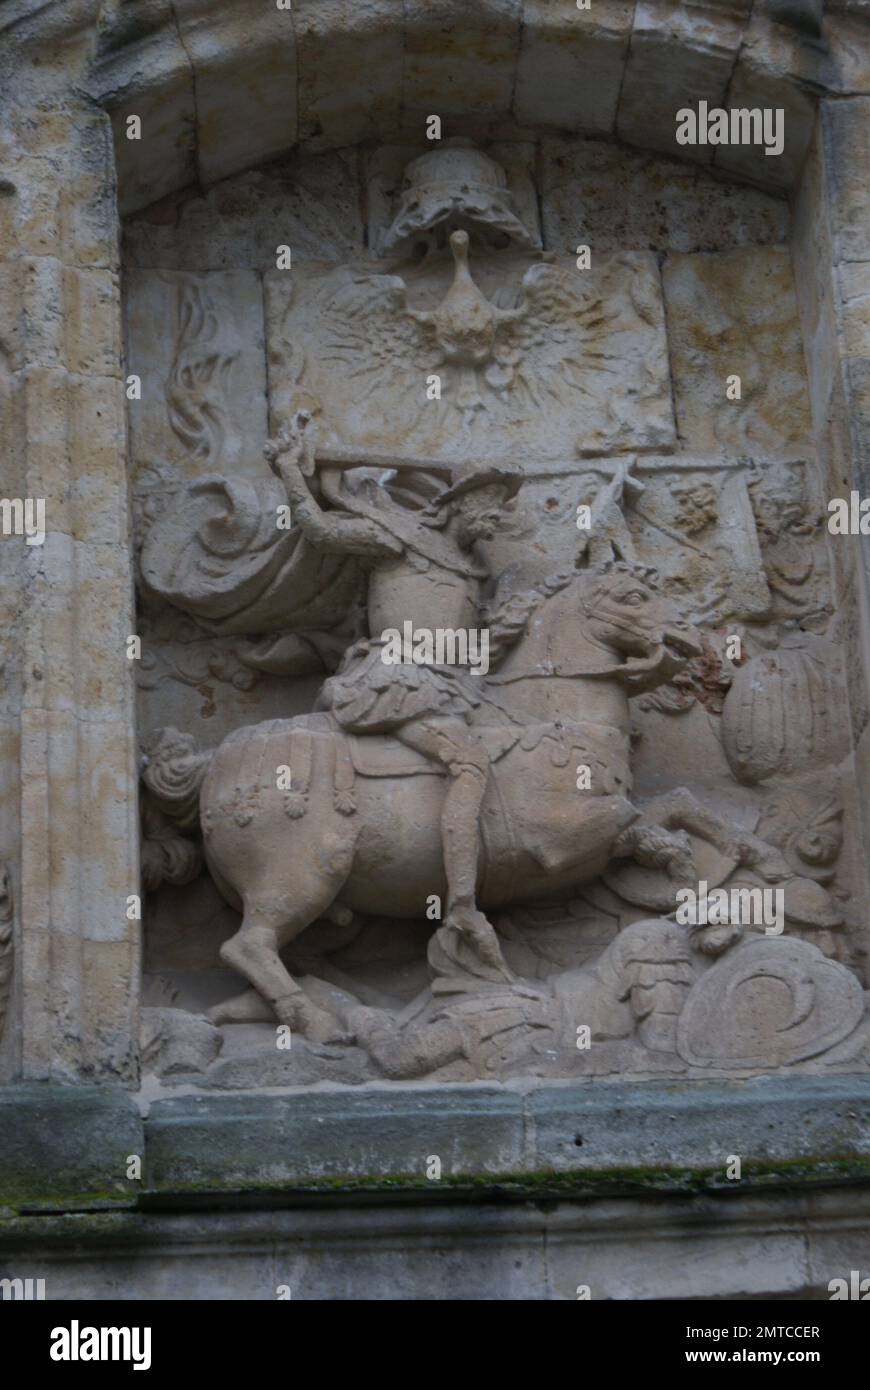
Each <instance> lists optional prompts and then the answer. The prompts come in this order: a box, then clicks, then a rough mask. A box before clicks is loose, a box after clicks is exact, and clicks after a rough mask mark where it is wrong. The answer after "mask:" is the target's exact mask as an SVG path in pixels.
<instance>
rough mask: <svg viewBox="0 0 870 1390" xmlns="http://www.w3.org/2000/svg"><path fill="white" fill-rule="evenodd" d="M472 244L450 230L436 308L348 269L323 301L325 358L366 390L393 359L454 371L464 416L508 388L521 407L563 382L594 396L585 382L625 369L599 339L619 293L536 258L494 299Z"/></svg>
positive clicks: (649, 316)
mask: <svg viewBox="0 0 870 1390" xmlns="http://www.w3.org/2000/svg"><path fill="white" fill-rule="evenodd" d="M468 249H469V243H468V234H467V233H466V232H464V231H455V232H453V234H452V235H451V237H450V250H451V252H452V255H453V260H454V274H453V282H452V284H451V286H450V289H449V290H448V292H447V294H446V296H445V298H444V299H443V300H442V302H441V303H440V304H439V305H438V307H437V308H436V309H434V310H423V309H417V308H414V307H413V306H412V305H411V304H410V303H409V299H408V286H407V285H406V283H405V281H404V280H403V279H402V277H401V276H399V275H371V274H360V275H351V276H350V277H349V279H348V280H346V281H345V283H344V284H343V285H341V287H340V288H339V289H338V290H336V291H333V292H331V293H330V295H329V298H328V300H327V301H326V302H325V303H324V304H323V306H322V307H323V309H324V310H325V311H326V312H327V313H328V315H329V317H330V319H331V320H332V322H333V323H337V324H340V335H339V336H338V337H337V339H336V340H334V341H333V343H332V345H331V347H330V348H328V349H327V350H326V352H325V353H324V359H325V360H326V361H332V362H335V363H336V364H337V365H339V366H340V367H341V369H342V371H343V372H344V373H345V374H346V375H347V376H349V377H351V378H363V379H364V380H365V381H366V384H367V386H368V387H369V388H370V389H371V390H374V389H376V388H377V386H378V385H379V384H380V383H381V382H382V381H383V379H384V376H387V377H389V376H390V375H391V374H392V373H394V372H395V369H396V366H397V364H403V365H405V364H407V363H408V362H413V363H414V365H415V367H417V368H419V369H421V370H422V371H424V372H426V373H437V372H441V371H443V370H444V369H446V370H447V372H448V373H455V374H456V377H457V378H458V380H457V381H456V389H455V391H451V392H450V393H449V394H450V398H451V400H452V401H453V402H455V404H456V406H457V407H458V408H459V410H460V411H461V412H462V414H463V416H464V418H465V419H466V420H469V419H472V418H474V416H475V413H476V412H478V411H481V410H483V411H485V410H487V409H489V407H490V404H491V402H492V400H493V398H502V399H503V398H504V397H505V396H506V395H507V394H508V393H511V394H516V395H517V396H518V397H519V398H520V400H519V402H518V403H519V404H520V406H521V407H523V408H528V407H534V408H537V409H542V408H546V406H547V404H548V402H554V401H558V402H561V403H562V404H564V402H565V393H566V388H567V390H568V391H570V392H572V393H575V394H576V395H577V397H579V398H581V400H582V399H588V400H589V402H590V403H593V402H596V401H600V399H601V394H602V383H601V381H600V378H599V380H598V381H597V383H596V385H595V387H594V388H593V389H590V382H589V377H590V374H591V373H595V374H596V375H598V374H599V373H601V372H605V373H611V372H612V373H613V374H614V375H615V376H618V375H619V374H620V373H621V370H622V364H621V362H620V361H619V360H618V359H617V358H616V356H615V355H614V354H613V352H612V350H611V351H610V352H608V351H607V350H606V347H605V345H604V343H603V341H602V339H603V337H604V335H605V334H606V332H607V331H608V329H609V328H610V327H611V326H612V325H613V324H614V321H615V320H616V319H618V317H619V314H620V311H621V308H622V303H621V297H620V296H616V297H615V296H614V295H613V294H612V293H611V294H609V295H608V296H607V297H606V298H605V296H604V295H603V294H601V293H600V292H596V291H595V290H594V288H592V287H591V285H590V282H589V280H588V279H587V278H586V277H584V276H582V275H575V274H573V273H572V272H570V271H568V270H566V269H565V268H564V267H561V266H558V265H555V264H553V263H552V262H546V261H542V262H539V263H537V264H535V265H533V266H531V267H530V268H529V269H528V270H527V271H526V273H525V275H524V276H523V279H522V282H521V284H520V286H519V289H518V290H517V289H513V290H511V289H505V290H502V291H500V292H499V294H498V295H497V297H496V301H495V302H494V301H492V300H489V299H487V297H486V295H484V294H483V293H482V292H481V290H480V289H479V287H478V286H477V284H476V283H475V281H474V279H473V277H472V274H471V270H470V268H469V264H468ZM629 293H630V297H631V305H632V309H633V310H634V312H635V313H639V314H640V316H641V317H642V318H643V319H644V320H645V321H646V322H648V323H654V321H655V319H654V311H655V306H654V305H653V304H651V303H650V304H646V303H645V302H644V296H643V293H642V291H640V290H639V289H636V288H635V287H632V288H631V289H630V290H629ZM511 301H513V302H511Z"/></svg>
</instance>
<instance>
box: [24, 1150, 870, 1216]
mask: <svg viewBox="0 0 870 1390" xmlns="http://www.w3.org/2000/svg"><path fill="white" fill-rule="evenodd" d="M868 1180H870V1157H868V1156H865V1155H861V1154H841V1155H836V1156H830V1157H825V1158H795V1159H777V1160H775V1161H773V1160H771V1161H766V1160H758V1161H755V1162H752V1161H745V1162H744V1163H743V1169H742V1177H741V1178H740V1179H739V1181H732V1180H729V1179H728V1178H726V1176H725V1172H724V1168H723V1167H721V1166H720V1167H716V1168H677V1167H654V1166H650V1167H634V1168H630V1167H626V1168H577V1169H572V1170H570V1171H567V1172H552V1171H549V1170H539V1171H532V1172H512V1173H469V1174H461V1175H454V1176H450V1175H447V1176H444V1177H442V1178H441V1179H439V1180H438V1181H430V1180H428V1179H426V1178H424V1177H422V1176H421V1175H420V1174H419V1173H394V1174H390V1175H389V1176H383V1175H380V1174H355V1175H353V1176H331V1177H318V1178H304V1179H292V1178H290V1179H287V1180H284V1181H275V1180H270V1179H267V1178H265V1177H254V1178H252V1179H251V1180H247V1181H245V1180H239V1179H224V1178H221V1179H213V1178H210V1177H209V1176H208V1175H206V1174H202V1173H200V1174H198V1175H197V1176H196V1177H195V1178H194V1179H192V1180H191V1181H190V1182H187V1183H173V1184H172V1185H171V1186H164V1187H150V1188H149V1187H145V1186H140V1185H139V1184H136V1185H135V1188H136V1190H135V1191H134V1190H132V1189H133V1187H134V1185H133V1184H132V1183H131V1184H130V1189H131V1190H130V1191H128V1192H127V1193H126V1194H125V1195H122V1194H121V1193H119V1192H118V1191H117V1189H106V1190H105V1191H90V1192H83V1193H59V1192H58V1193H50V1192H49V1193H46V1192H39V1193H36V1192H32V1193H27V1194H24V1193H20V1192H16V1193H14V1194H8V1195H6V1196H5V1197H4V1195H3V1194H0V1222H2V1219H3V1218H4V1217H12V1218H14V1217H16V1216H41V1215H45V1216H49V1215H59V1214H63V1213H65V1212H72V1213H74V1212H89V1213H94V1214H96V1213H99V1212H101V1211H104V1212H106V1213H107V1214H111V1213H113V1212H119V1211H121V1212H124V1211H126V1212H143V1211H149V1210H152V1211H153V1210H157V1209H160V1208H163V1209H167V1208H171V1209H174V1210H180V1209H182V1210H183V1209H185V1208H186V1207H187V1208H190V1207H194V1206H195V1207H199V1208H201V1207H203V1206H207V1205H215V1206H219V1205H226V1204H227V1203H228V1202H234V1201H239V1202H246V1201H247V1202H249V1203H250V1202H254V1201H259V1202H262V1200H263V1199H264V1198H268V1199H270V1200H274V1201H278V1202H282V1201H283V1202H293V1201H296V1200H298V1201H300V1202H304V1201H306V1200H317V1199H320V1200H329V1199H330V1198H340V1197H346V1198H350V1199H352V1198H354V1197H361V1196H365V1195H368V1196H370V1197H375V1198H378V1197H380V1198H386V1199H389V1198H390V1197H391V1196H394V1197H396V1198H404V1199H407V1200H411V1199H413V1198H415V1197H417V1196H422V1195H423V1194H425V1196H426V1198H427V1199H428V1200H431V1201H438V1200H445V1199H447V1198H449V1199H450V1200H463V1199H464V1200H470V1201H485V1200H495V1201H498V1200H502V1201H545V1200H553V1201H559V1200H579V1199H584V1198H587V1199H592V1198H595V1197H600V1196H603V1195H605V1194H606V1195H628V1196H644V1195H646V1196H657V1195H663V1196H680V1195H684V1196H693V1195H698V1194H701V1193H716V1192H718V1193H725V1192H729V1193H730V1192H740V1193H746V1192H747V1191H756V1190H759V1189H766V1188H777V1187H787V1188H791V1189H794V1188H796V1187H808V1186H813V1187H818V1186H829V1187H830V1186H839V1185H843V1184H850V1183H859V1182H866V1181H868Z"/></svg>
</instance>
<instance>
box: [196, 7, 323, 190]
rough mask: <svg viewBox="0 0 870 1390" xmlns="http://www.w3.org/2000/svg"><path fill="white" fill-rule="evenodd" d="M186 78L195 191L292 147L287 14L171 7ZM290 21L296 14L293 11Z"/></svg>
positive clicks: (292, 58) (291, 36) (292, 45)
mask: <svg viewBox="0 0 870 1390" xmlns="http://www.w3.org/2000/svg"><path fill="white" fill-rule="evenodd" d="M173 9H174V13H175V17H176V22H177V25H178V36H179V39H180V41H181V43H182V44H183V46H184V50H185V53H186V55H187V58H188V60H189V63H190V67H191V70H192V81H193V84H194V97H195V103H196V160H197V172H198V175H199V178H200V180H201V181H202V182H203V183H213V182H214V180H215V179H220V178H223V177H224V176H225V175H227V174H233V173H235V172H236V171H237V170H239V169H244V168H246V167H247V166H248V165H249V164H250V158H251V146H252V144H253V145H255V146H256V147H257V150H258V153H259V157H260V159H270V158H272V157H273V156H274V155H276V154H281V153H282V152H283V151H284V150H287V149H289V148H290V146H291V145H293V144H295V142H296V138H297V133H298V132H297V121H296V36H295V32H294V17H293V13H292V12H291V11H290V10H279V9H278V8H277V7H276V6H274V5H273V6H268V5H261V6H258V7H256V8H255V9H254V10H252V9H251V6H250V5H248V4H246V3H244V0H230V3H222V4H219V5H217V6H216V5H215V4H214V3H212V0H174V5H173ZM294 10H295V11H296V13H297V14H298V13H299V11H300V10H304V6H302V5H300V4H299V3H298V0H297V3H296V5H295V6H294Z"/></svg>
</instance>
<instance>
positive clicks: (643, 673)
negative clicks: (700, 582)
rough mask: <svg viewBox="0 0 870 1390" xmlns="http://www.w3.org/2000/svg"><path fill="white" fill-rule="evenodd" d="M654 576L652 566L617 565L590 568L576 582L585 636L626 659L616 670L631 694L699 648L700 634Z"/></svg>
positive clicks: (653, 683) (657, 682)
mask: <svg viewBox="0 0 870 1390" xmlns="http://www.w3.org/2000/svg"><path fill="white" fill-rule="evenodd" d="M652 579H653V573H652V571H649V570H641V569H639V568H634V567H632V566H630V565H625V564H616V565H613V566H611V567H610V568H609V569H607V570H605V571H604V572H598V573H594V572H593V573H590V574H589V575H588V576H587V577H585V581H584V582H583V583H582V584H581V587H580V594H581V607H582V610H583V613H584V615H585V618H586V625H585V635H586V637H587V639H589V640H591V641H592V642H593V643H595V644H596V645H598V646H602V647H605V648H608V649H609V650H610V651H612V652H614V653H616V654H617V655H618V656H620V657H623V658H625V660H624V662H623V663H622V664H621V665H619V666H618V667H616V668H615V669H614V674H619V675H620V676H621V677H622V679H624V681H625V683H626V685H627V686H628V687H629V693H630V694H637V693H638V692H640V691H642V690H652V689H654V688H655V686H657V685H661V684H662V683H663V682H664V681H668V680H670V679H671V677H672V676H675V675H676V674H677V672H678V671H681V670H682V669H683V667H684V666H685V665H686V663H687V662H688V661H691V659H692V658H693V657H696V656H700V655H701V654H702V651H703V647H702V645H701V636H700V633H699V632H698V631H697V629H696V628H694V627H693V626H692V624H691V623H689V622H687V620H686V619H685V618H684V617H683V614H682V613H681V612H680V610H679V608H677V607H676V605H675V604H673V603H672V602H671V601H670V600H669V599H667V598H665V597H664V596H663V595H662V594H660V593H658V592H656V590H655V589H654V588H653V587H652V582H651V581H652Z"/></svg>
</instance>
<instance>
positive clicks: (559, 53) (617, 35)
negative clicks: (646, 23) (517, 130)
mask: <svg viewBox="0 0 870 1390" xmlns="http://www.w3.org/2000/svg"><path fill="white" fill-rule="evenodd" d="M633 11H634V6H633V4H631V3H628V0H601V2H600V3H598V2H596V3H595V4H594V5H593V6H592V8H591V9H588V10H578V9H577V8H576V7H572V6H570V5H568V4H565V3H564V0H523V16H522V23H523V28H522V41H521V46H520V55H519V63H518V67H517V82H516V90H515V93H514V107H513V109H514V115H515V116H516V118H517V120H518V121H519V123H520V124H521V125H528V126H536V125H549V126H556V127H558V128H559V129H560V130H576V131H587V132H589V133H593V134H597V133H600V134H609V133H610V132H611V131H612V130H613V127H614V123H615V120H616V106H617V102H618V100H619V91H620V87H621V85H622V76H623V69H624V67H625V60H626V56H627V53H628V41H629V38H630V36H631V28H632V15H633Z"/></svg>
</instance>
